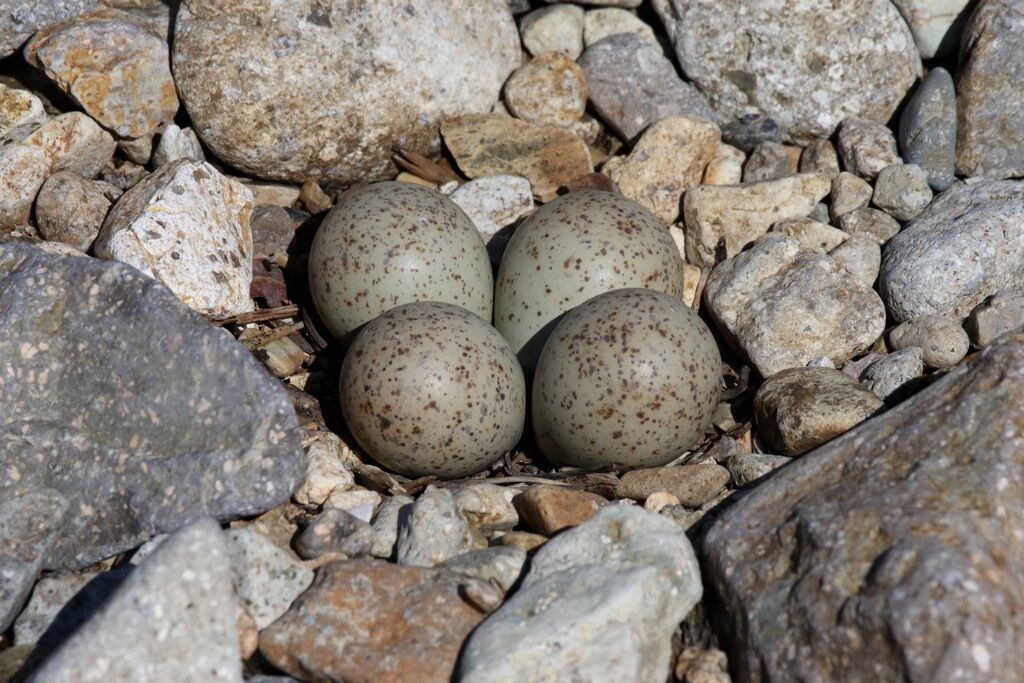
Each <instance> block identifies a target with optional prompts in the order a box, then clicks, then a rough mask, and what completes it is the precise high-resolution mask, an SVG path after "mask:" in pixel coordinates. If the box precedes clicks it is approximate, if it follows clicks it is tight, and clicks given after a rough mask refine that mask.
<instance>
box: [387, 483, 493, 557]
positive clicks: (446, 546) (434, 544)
mask: <svg viewBox="0 0 1024 683" xmlns="http://www.w3.org/2000/svg"><path fill="white" fill-rule="evenodd" d="M475 547H476V542H475V539H474V538H473V535H472V533H471V532H470V528H469V521H468V520H467V519H466V518H465V517H464V516H463V515H462V513H460V512H459V509H458V508H457V507H456V506H455V496H453V495H452V492H451V491H449V490H448V489H439V488H437V487H435V486H428V487H427V490H426V491H424V492H423V493H422V494H420V497H419V498H417V499H416V502H415V503H413V504H412V508H411V509H410V510H409V515H408V516H407V517H402V516H400V517H399V520H398V542H397V544H396V546H395V549H396V552H397V558H398V563H399V564H404V565H410V566H414V567H433V566H434V565H436V564H439V563H441V562H444V561H445V560H450V559H451V558H453V557H456V556H457V555H461V554H462V553H465V552H469V551H470V550H473V549H474V548H475Z"/></svg>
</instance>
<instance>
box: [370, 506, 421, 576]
mask: <svg viewBox="0 0 1024 683" xmlns="http://www.w3.org/2000/svg"><path fill="white" fill-rule="evenodd" d="M412 502H413V500H412V498H410V497H409V496H392V497H390V498H388V499H387V500H385V501H384V502H383V503H382V504H381V506H380V507H379V508H377V514H376V515H375V516H374V517H373V547H372V548H371V549H370V554H371V555H373V556H374V557H379V558H381V559H383V560H390V559H391V558H392V556H394V554H395V544H396V543H397V542H398V527H399V524H400V523H401V519H402V516H403V514H408V513H409V512H410V511H412Z"/></svg>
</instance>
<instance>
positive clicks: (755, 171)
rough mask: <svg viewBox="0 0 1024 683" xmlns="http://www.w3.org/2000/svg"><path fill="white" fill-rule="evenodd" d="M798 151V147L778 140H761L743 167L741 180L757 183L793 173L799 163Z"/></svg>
mask: <svg viewBox="0 0 1024 683" xmlns="http://www.w3.org/2000/svg"><path fill="white" fill-rule="evenodd" d="M800 153H801V149H800V148H799V147H793V146H792V145H783V144H782V143H780V142H772V141H766V142H762V143H761V144H759V145H758V146H757V147H755V148H754V149H753V151H752V152H751V153H750V157H749V158H748V159H747V163H746V165H745V166H744V167H743V182H745V183H757V182H760V181H762V180H775V179H776V178H785V177H786V176H789V175H794V174H795V173H796V172H797V168H798V166H799V164H800Z"/></svg>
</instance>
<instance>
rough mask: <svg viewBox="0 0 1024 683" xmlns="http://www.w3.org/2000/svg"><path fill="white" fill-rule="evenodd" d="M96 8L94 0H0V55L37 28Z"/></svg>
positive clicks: (12, 48)
mask: <svg viewBox="0 0 1024 683" xmlns="http://www.w3.org/2000/svg"><path fill="white" fill-rule="evenodd" d="M95 7H96V0H29V1H27V2H26V0H0V57H6V56H7V55H9V54H11V53H12V52H14V51H15V50H17V49H18V47H19V46H20V45H21V44H22V43H24V42H25V41H26V40H27V39H28V37H29V36H31V35H32V34H33V33H35V32H36V31H38V30H39V29H41V28H45V27H46V26H49V25H50V24H56V23H57V22H59V21H64V20H65V19H70V18H71V17H74V16H77V15H79V14H82V13H84V12H88V11H89V10H91V9H93V8H95Z"/></svg>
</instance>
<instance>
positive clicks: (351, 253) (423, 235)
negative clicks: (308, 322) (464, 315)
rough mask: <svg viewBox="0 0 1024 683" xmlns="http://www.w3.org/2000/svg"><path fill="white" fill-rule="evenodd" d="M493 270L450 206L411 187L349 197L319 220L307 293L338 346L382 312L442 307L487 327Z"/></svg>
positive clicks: (468, 225)
mask: <svg viewBox="0 0 1024 683" xmlns="http://www.w3.org/2000/svg"><path fill="white" fill-rule="evenodd" d="M493 287H494V284H493V280H492V279H491V262H490V259H489V257H488V256H487V247H486V246H485V245H484V242H483V239H481V237H480V233H479V232H478V231H477V229H476V226H474V225H473V222H472V221H471V220H470V219H469V218H468V217H466V214H464V213H463V212H462V209H460V208H459V207H458V206H457V205H456V204H455V203H454V202H453V201H451V200H450V199H448V198H447V197H445V196H444V195H443V194H441V193H440V192H436V191H435V190H431V189H429V188H425V187H420V186H418V185H413V184H411V183H399V182H385V183H376V184H373V185H363V186H358V187H356V188H353V189H352V190H349V192H347V193H346V194H344V195H343V196H342V197H341V199H340V200H339V202H338V204H337V205H336V206H335V207H334V208H333V209H332V210H331V212H330V213H328V214H327V216H326V217H325V218H324V220H323V223H321V224H320V229H319V230H318V231H317V234H316V237H315V238H314V239H313V245H312V247H311V249H310V253H309V290H310V294H311V295H312V298H313V303H314V304H315V305H316V309H317V311H318V312H319V313H320V317H321V318H322V319H323V321H324V324H325V325H326V326H327V328H328V329H329V330H330V331H331V334H333V335H334V337H335V338H336V339H337V340H338V341H340V342H342V343H343V344H346V343H348V341H350V340H351V335H352V334H353V333H354V332H355V331H356V330H358V328H359V327H360V326H361V325H363V324H365V323H367V322H369V321H370V320H373V319H374V318H376V317H377V316H378V315H380V314H382V313H384V312H385V311H387V310H389V309H391V308H394V307H395V306H398V305H400V304H405V303H410V302H413V301H442V302H447V303H451V304H455V305H457V306H462V307H463V308H465V309H466V310H468V311H471V312H472V313H475V314H476V315H478V316H480V317H481V318H483V319H484V320H490V319H491V304H492V301H493V296H494V294H493Z"/></svg>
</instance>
